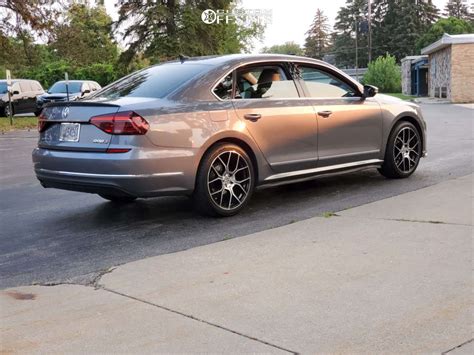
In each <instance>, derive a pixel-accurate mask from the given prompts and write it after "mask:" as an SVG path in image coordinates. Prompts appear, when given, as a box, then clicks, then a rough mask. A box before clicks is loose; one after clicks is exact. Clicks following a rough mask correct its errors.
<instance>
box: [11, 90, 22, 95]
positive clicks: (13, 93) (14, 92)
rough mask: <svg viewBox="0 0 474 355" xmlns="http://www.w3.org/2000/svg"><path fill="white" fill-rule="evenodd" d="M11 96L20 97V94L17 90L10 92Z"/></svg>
mask: <svg viewBox="0 0 474 355" xmlns="http://www.w3.org/2000/svg"><path fill="white" fill-rule="evenodd" d="M12 95H20V92H19V91H18V90H15V91H13V92H12Z"/></svg>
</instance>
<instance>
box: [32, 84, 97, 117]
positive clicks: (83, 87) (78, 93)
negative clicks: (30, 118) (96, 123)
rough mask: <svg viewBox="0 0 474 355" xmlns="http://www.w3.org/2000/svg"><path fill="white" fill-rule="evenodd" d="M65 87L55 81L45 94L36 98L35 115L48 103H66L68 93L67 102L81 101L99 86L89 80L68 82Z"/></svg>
mask: <svg viewBox="0 0 474 355" xmlns="http://www.w3.org/2000/svg"><path fill="white" fill-rule="evenodd" d="M67 86H68V87H66V81H57V82H55V83H54V84H53V86H51V87H50V88H49V89H48V91H47V92H46V93H44V94H43V95H40V96H38V98H37V99H36V103H37V107H36V113H37V114H39V113H40V112H41V109H42V108H43V106H44V105H45V104H47V103H50V102H61V101H67V99H68V92H69V101H74V100H78V99H82V98H84V97H86V96H88V95H90V94H92V93H94V92H95V91H97V90H100V89H101V86H100V85H99V84H98V83H96V82H95V81H91V80H69V83H68V85H67Z"/></svg>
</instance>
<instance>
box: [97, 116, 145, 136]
mask: <svg viewBox="0 0 474 355" xmlns="http://www.w3.org/2000/svg"><path fill="white" fill-rule="evenodd" d="M89 122H90V123H91V124H93V125H94V126H96V127H97V128H99V129H101V130H102V131H104V132H105V133H109V134H118V135H142V134H145V133H146V132H148V129H149V128H150V125H149V123H148V122H147V121H146V120H145V119H144V118H143V117H142V116H140V115H139V114H137V113H135V112H133V111H126V112H117V113H115V114H107V115H101V116H94V117H92V118H91V119H90V121H89Z"/></svg>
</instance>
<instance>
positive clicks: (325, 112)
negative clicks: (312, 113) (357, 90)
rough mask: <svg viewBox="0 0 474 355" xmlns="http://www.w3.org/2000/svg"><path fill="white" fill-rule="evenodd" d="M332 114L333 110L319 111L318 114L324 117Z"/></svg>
mask: <svg viewBox="0 0 474 355" xmlns="http://www.w3.org/2000/svg"><path fill="white" fill-rule="evenodd" d="M331 114H332V111H319V112H318V115H319V116H321V117H324V118H326V117H329V116H331Z"/></svg>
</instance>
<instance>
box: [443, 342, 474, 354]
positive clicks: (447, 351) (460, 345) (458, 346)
mask: <svg viewBox="0 0 474 355" xmlns="http://www.w3.org/2000/svg"><path fill="white" fill-rule="evenodd" d="M472 341H474V338H471V339H469V340H467V341H465V342H464V343H462V344H459V345H457V346H455V347H454V348H451V349H449V350H446V351H443V352H442V353H441V355H445V354H447V353H450V352H451V351H453V350H456V349H459V348H460V347H462V346H464V345H467V344H469V343H471V342H472Z"/></svg>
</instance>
